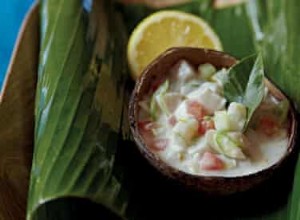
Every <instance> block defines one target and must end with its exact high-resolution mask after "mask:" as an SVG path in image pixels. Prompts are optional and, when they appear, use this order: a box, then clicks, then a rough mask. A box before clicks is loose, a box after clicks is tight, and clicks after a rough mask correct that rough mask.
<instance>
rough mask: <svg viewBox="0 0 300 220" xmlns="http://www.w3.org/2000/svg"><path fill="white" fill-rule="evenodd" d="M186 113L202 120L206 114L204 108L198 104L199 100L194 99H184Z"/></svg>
mask: <svg viewBox="0 0 300 220" xmlns="http://www.w3.org/2000/svg"><path fill="white" fill-rule="evenodd" d="M186 105H187V113H188V114H190V115H192V116H194V117H195V119H197V120H198V121H200V120H202V119H203V117H204V116H206V115H207V113H206V110H205V109H204V107H203V106H202V105H201V104H200V102H198V101H195V100H188V101H186Z"/></svg>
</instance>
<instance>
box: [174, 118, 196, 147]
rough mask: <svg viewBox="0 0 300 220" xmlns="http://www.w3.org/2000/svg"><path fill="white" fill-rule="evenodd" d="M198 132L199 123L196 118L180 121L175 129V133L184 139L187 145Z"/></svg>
mask: <svg viewBox="0 0 300 220" xmlns="http://www.w3.org/2000/svg"><path fill="white" fill-rule="evenodd" d="M197 131H198V121H197V120H196V119H194V118H188V119H186V120H183V121H182V120H179V121H178V122H177V124H176V125H175V126H174V128H173V132H174V133H175V134H177V135H179V136H180V137H181V138H183V139H184V140H185V141H186V142H187V143H190V142H191V140H192V139H193V138H194V137H195V136H196V134H197Z"/></svg>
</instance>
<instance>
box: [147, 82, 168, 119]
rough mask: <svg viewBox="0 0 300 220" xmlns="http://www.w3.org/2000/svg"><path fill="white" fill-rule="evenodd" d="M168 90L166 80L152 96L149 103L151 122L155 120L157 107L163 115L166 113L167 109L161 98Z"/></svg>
mask: <svg viewBox="0 0 300 220" xmlns="http://www.w3.org/2000/svg"><path fill="white" fill-rule="evenodd" d="M168 88H169V80H166V81H165V82H164V83H163V84H162V85H161V86H160V87H159V88H158V89H157V90H156V91H155V92H154V94H153V95H152V98H151V102H150V115H151V118H152V119H153V120H156V118H157V113H158V110H159V109H158V107H160V109H161V110H162V111H164V112H165V113H167V108H166V105H165V103H164V100H163V98H162V96H163V95H164V94H166V92H167V90H168Z"/></svg>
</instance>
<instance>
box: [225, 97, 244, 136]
mask: <svg viewBox="0 0 300 220" xmlns="http://www.w3.org/2000/svg"><path fill="white" fill-rule="evenodd" d="M227 112H228V115H229V117H230V120H231V128H232V130H233V131H242V130H243V129H244V127H245V124H246V119H247V107H246V106H245V105H243V104H241V103H237V102H232V103H230V105H229V106H228V110H227Z"/></svg>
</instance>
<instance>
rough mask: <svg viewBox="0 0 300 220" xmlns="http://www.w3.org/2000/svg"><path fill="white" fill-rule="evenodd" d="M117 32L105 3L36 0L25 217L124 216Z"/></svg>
mask: <svg viewBox="0 0 300 220" xmlns="http://www.w3.org/2000/svg"><path fill="white" fill-rule="evenodd" d="M122 30H124V25H123V23H122V20H121V17H120V14H118V13H117V12H116V11H115V8H114V7H113V5H112V4H111V2H110V1H104V0H101V1H94V2H93V1H78V0H77V1H73V0H43V1H41V42H42V43H41V52H40V61H39V70H38V86H37V93H36V108H35V119H36V122H35V138H34V142H35V146H34V155H33V162H32V170H31V180H30V192H29V199H28V207H27V219H83V216H84V217H85V218H88V219H89V216H90V218H91V216H96V217H99V216H102V217H103V216H104V217H103V218H108V217H109V218H115V217H114V215H112V214H111V213H115V214H116V215H117V216H124V213H125V212H126V207H127V200H126V199H125V198H127V197H126V192H125V190H124V189H123V186H122V182H121V179H122V174H121V173H119V171H118V164H117V162H116V151H117V150H116V149H117V146H118V144H119V140H120V139H121V135H120V134H121V133H120V130H121V129H122V121H123V111H124V108H125V105H124V101H125V96H124V94H126V92H125V89H126V84H127V83H126V82H127V75H126V73H124V71H126V68H127V67H126V59H125V57H124V55H125V53H124V48H125V45H126V35H125V32H124V31H122ZM84 199H87V200H84ZM91 201H94V202H97V203H100V204H102V206H103V207H102V210H103V211H102V212H96V208H95V207H94V208H93V205H92V202H91ZM79 207H82V208H83V207H86V208H83V209H80V208H79ZM97 209H99V207H97ZM81 210H84V212H85V213H84V212H83V211H81ZM100 210H101V208H100ZM107 210H110V211H111V212H109V211H107ZM95 213H96V214H95ZM97 213H99V214H97ZM100 214H101V215H100Z"/></svg>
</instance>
